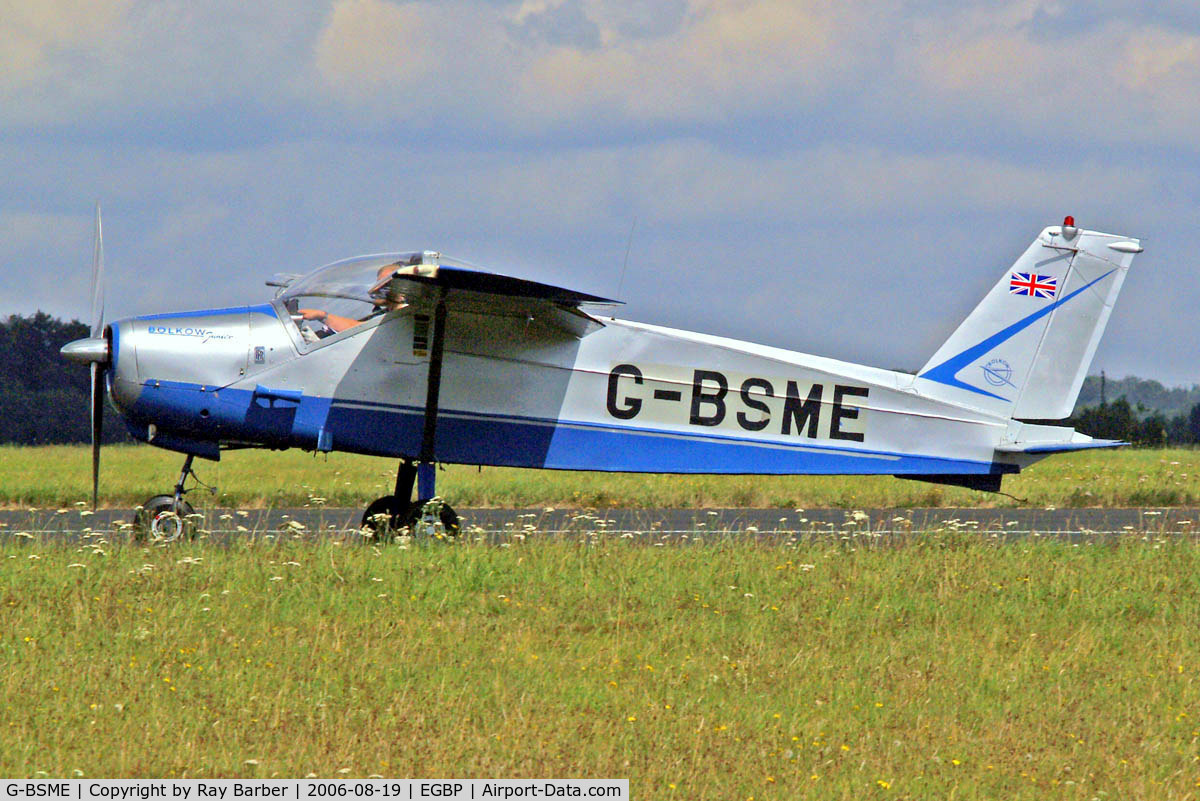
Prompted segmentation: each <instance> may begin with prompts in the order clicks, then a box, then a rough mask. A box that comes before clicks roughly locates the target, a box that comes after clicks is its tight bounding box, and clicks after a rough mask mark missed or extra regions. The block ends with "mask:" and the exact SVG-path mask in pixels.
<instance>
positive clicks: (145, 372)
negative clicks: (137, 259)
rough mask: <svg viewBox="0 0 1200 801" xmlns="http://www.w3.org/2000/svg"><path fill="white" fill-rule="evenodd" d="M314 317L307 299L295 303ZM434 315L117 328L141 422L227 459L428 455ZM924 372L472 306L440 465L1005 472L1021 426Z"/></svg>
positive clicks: (449, 362)
mask: <svg viewBox="0 0 1200 801" xmlns="http://www.w3.org/2000/svg"><path fill="white" fill-rule="evenodd" d="M293 311H294V310H293ZM429 329H430V323H429V318H428V316H426V315H422V314H420V313H419V312H417V311H416V310H414V308H412V307H408V308H403V309H400V310H398V311H392V312H388V313H386V314H382V315H377V316H373V317H370V318H369V319H366V320H365V321H364V322H362V323H360V324H359V325H356V326H354V327H352V328H349V329H347V330H344V331H341V332H340V333H336V334H333V335H331V336H327V337H325V338H320V339H316V338H313V337H307V338H306V336H305V335H304V332H303V331H302V330H301V327H300V326H299V325H297V321H296V319H295V317H294V316H293V315H290V314H289V311H288V309H287V308H286V307H285V305H284V304H283V303H282V302H281V301H279V300H276V301H274V302H272V303H268V304H263V305H259V306H250V307H240V308H230V309H218V310H207V311H199V312H187V313H180V314H166V315H151V316H146V317H135V318H130V319H125V320H121V321H119V322H117V323H114V324H112V325H111V326H110V332H111V333H110V336H111V341H112V367H111V370H110V372H109V381H110V391H111V397H112V399H113V401H114V403H115V404H116V406H117V407H118V409H119V410H120V411H121V413H122V414H123V415H124V417H125V419H126V422H127V424H128V426H129V429H130V431H131V432H132V433H133V434H134V436H136V437H138V438H139V439H142V440H145V441H149V442H151V443H152V444H155V445H159V446H162V447H166V448H169V449H172V450H177V451H181V452H185V453H193V454H196V455H199V456H205V457H208V458H216V457H217V456H219V453H220V449H221V448H222V447H237V446H258V447H269V448H290V447H295V448H303V449H307V450H316V451H330V450H338V451H349V452H354V453H363V454H373V455H379V456H393V457H401V458H415V457H417V455H418V454H419V452H420V450H421V445H422V434H423V427H424V421H425V407H426V400H427V381H428V376H429V360H430V354H429V336H430V331H429ZM921 381H923V379H918V378H916V377H914V376H912V375H909V374H906V373H899V372H893V371H888V370H880V369H876V368H871V367H865V366H860V365H854V364H850V363H846V362H840V361H836V360H832V359H825V358H821V357H816V356H808V355H805V354H801V353H795V352H791V351H786V350H781V349H777V348H770V347H765V346H760V345H754V344H751V343H747V342H740V341H736V340H730V339H724V338H719V337H712V336H706V335H703V334H696V333H691V332H687V331H679V330H672V329H668V328H662V327H657V326H650V325H644V324H639V323H632V322H627V321H622V320H617V319H608V318H603V319H599V318H593V319H587V318H586V317H584V316H581V315H572V314H569V313H568V312H566V311H562V312H561V313H559V311H558V310H548V313H547V314H545V315H543V316H541V317H537V316H533V317H531V316H530V315H528V314H524V313H515V312H514V313H506V312H505V311H504V310H503V307H502V305H501V306H500V307H497V308H496V309H491V310H489V309H474V310H467V309H453V310H451V311H450V313H449V315H448V318H447V321H446V329H445V350H444V358H443V363H442V370H441V387H440V404H439V408H438V410H437V424H436V426H437V427H436V460H437V461H440V462H446V463H463V464H480V465H510V466H519V467H538V468H555V469H569V470H609V471H631V472H674V473H759V474H784V473H843V474H863V473H884V474H895V475H906V474H908V475H921V474H997V473H1006V472H1015V471H1016V470H1017V469H1019V466H1020V465H1021V464H1027V463H1028V462H1030V461H1032V460H1033V459H1032V458H1029V457H1023V456H1020V455H1017V454H1011V453H1004V452H1000V451H998V450H997V447H998V445H999V444H1000V443H1001V442H1002V441H1003V440H1004V438H1005V437H1006V435H1008V434H1009V433H1011V432H1010V427H1011V424H1012V421H1010V420H1007V419H1005V418H1001V417H998V416H993V415H990V414H988V413H986V412H984V411H981V410H977V409H972V408H970V407H969V406H965V405H956V404H953V403H947V402H946V401H944V400H935V399H932V398H929V397H926V396H924V395H922V394H921V392H920V391H919V385H920V383H921Z"/></svg>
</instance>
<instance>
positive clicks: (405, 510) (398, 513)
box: [362, 459, 460, 540]
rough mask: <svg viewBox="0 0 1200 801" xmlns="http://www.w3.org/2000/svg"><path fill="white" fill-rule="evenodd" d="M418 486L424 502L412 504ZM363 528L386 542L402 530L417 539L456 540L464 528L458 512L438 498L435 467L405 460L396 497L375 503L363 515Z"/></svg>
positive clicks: (419, 495) (398, 474)
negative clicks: (420, 537)
mask: <svg viewBox="0 0 1200 801" xmlns="http://www.w3.org/2000/svg"><path fill="white" fill-rule="evenodd" d="M414 483H415V484H416V485H417V496H418V497H419V498H420V500H417V501H411V500H410V499H411V498H412V491H413V484H414ZM362 528H363V530H364V531H365V532H369V533H370V537H371V539H374V540H386V539H391V538H392V537H393V536H395V534H396V533H397V532H399V531H400V530H401V529H408V531H409V532H410V533H411V534H413V535H415V536H431V537H456V536H458V532H459V528H460V524H459V520H458V514H457V513H456V512H455V511H454V509H452V508H451V507H450V505H449V504H447V503H443V502H442V500H441V499H440V498H437V497H436V496H435V494H434V465H433V463H432V462H422V463H421V464H419V465H418V464H416V463H415V462H413V461H412V460H411V459H405V460H404V461H402V462H400V469H399V470H398V471H397V472H396V492H395V494H393V495H384V496H383V497H382V498H376V499H375V500H374V501H372V502H371V505H370V506H368V507H367V510H366V511H365V512H363V516H362Z"/></svg>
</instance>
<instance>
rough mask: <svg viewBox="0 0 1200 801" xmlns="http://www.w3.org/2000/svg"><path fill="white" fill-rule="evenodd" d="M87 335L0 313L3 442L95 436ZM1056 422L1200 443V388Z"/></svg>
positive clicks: (1159, 388) (1106, 386)
mask: <svg viewBox="0 0 1200 801" xmlns="http://www.w3.org/2000/svg"><path fill="white" fill-rule="evenodd" d="M88 334H89V331H88V327H87V326H86V325H84V324H83V323H81V322H79V321H78V320H72V321H71V322H69V323H68V322H63V321H62V320H59V319H57V318H55V317H51V316H50V315H48V314H46V313H45V312H40V311H39V312H37V313H36V314H34V315H32V316H29V317H24V316H21V315H16V314H14V315H10V316H9V317H8V318H6V319H0V443H3V444H17V445H49V444H56V443H76V442H90V441H91V425H90V422H89V416H88V404H89V398H90V394H91V390H90V386H91V383H90V378H89V375H88V368H87V366H86V365H80V364H73V363H71V362H68V361H66V360H65V359H63V358H62V356H61V355H59V352H58V351H59V348H61V347H62V346H63V345H65V344H67V343H68V342H70V341H71V340H74V339H81V338H83V337H86V336H88ZM1108 397H1113V398H1115V400H1112V401H1109V400H1108ZM1129 397H1134V398H1135V400H1134V401H1133V402H1132V403H1131V402H1130V400H1128V398H1129ZM1097 399H1099V402H1097ZM1085 400H1086V401H1087V403H1084V401H1085ZM1147 400H1148V401H1149V404H1148V403H1147V402H1146V401H1147ZM1188 402H1190V405H1186V406H1185V404H1188ZM1159 403H1161V404H1162V405H1161V406H1158V404H1159ZM1150 404H1154V405H1150ZM105 407H106V418H105V424H104V441H105V442H124V441H129V440H130V437H129V435H128V433H127V432H126V431H125V426H124V425H121V424H120V421H119V418H118V417H117V415H116V413H115V411H114V410H112V409H111V408H107V407H108V404H105ZM1156 407H1157V408H1156ZM1177 410H1178V411H1177ZM1055 424H1056V425H1070V426H1073V427H1074V428H1076V429H1077V430H1079V431H1080V432H1082V433H1084V434H1088V435H1090V436H1093V437H1097V438H1101V439H1118V440H1124V441H1125V442H1132V443H1134V444H1135V445H1151V446H1154V445H1200V387H1197V386H1193V387H1191V388H1175V389H1167V388H1165V387H1163V385H1162V384H1160V383H1158V382H1157V381H1150V380H1145V379H1140V378H1133V377H1130V378H1123V379H1121V380H1119V381H1107V382H1106V381H1104V380H1103V379H1101V378H1100V377H1098V376H1089V377H1088V378H1087V380H1086V381H1085V382H1084V385H1083V390H1082V391H1081V392H1080V403H1079V404H1077V405H1076V408H1075V412H1074V414H1073V415H1072V416H1071V417H1070V418H1068V419H1067V420H1066V421H1064V422H1055Z"/></svg>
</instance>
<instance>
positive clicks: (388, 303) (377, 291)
mask: <svg viewBox="0 0 1200 801" xmlns="http://www.w3.org/2000/svg"><path fill="white" fill-rule="evenodd" d="M395 272H396V265H395V264H387V265H384V266H383V267H380V268H379V271H378V273H376V276H375V277H376V279H378V280H376V282H375V283H374V284H373V285H372V286H371V289H370V290H369V291H368V295H369V296H370V298H371V303H373V304H374V305H375V308H374V309H372V310H371V312H370V314H368V315H367V316H366V317H362V318H358V319H355V318H353V317H344V316H343V315H340V314H331V313H330V312H327V311H325V310H324V309H297V311H296V313H297V314H299V315H300V316H301V317H303V318H304V319H305V320H313V321H316V322H319V323H324V324H325V326H326V327H328V328H329V330H330V331H332V332H333V333H337V332H339V331H345V330H346V329H347V328H353V327H354V326H356V325H359V324H361V323H364V322H366V321H367V320H370V319H371V318H373V317H378V316H379V315H381V314H386V313H387V312H391V311H396V310H397V309H403V308H404V307H405V306H407V305H408V304H407V303H406V302H405V298H404V296H403V295H400V294H398V293H393V292H391V291H389V290H390V284H391V282H392V276H393V275H394V274H395ZM325 336H329V335H328V334H325Z"/></svg>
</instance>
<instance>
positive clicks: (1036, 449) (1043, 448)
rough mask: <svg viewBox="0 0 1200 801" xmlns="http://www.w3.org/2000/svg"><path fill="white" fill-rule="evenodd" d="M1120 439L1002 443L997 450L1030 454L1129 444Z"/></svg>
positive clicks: (1066, 451) (1116, 446)
mask: <svg viewBox="0 0 1200 801" xmlns="http://www.w3.org/2000/svg"><path fill="white" fill-rule="evenodd" d="M1128 444H1129V443H1128V442H1124V441H1122V440H1119V439H1094V440H1092V441H1091V442H1058V443H1050V444H1031V445H1025V446H1022V445H1001V446H1000V447H998V448H996V450H998V451H1000V452H1001V453H1029V454H1044V455H1049V454H1051V453H1068V452H1070V451H1090V450H1095V449H1096V448H1121V447H1124V446H1125V445H1128Z"/></svg>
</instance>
